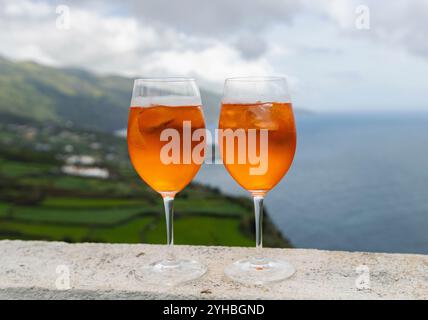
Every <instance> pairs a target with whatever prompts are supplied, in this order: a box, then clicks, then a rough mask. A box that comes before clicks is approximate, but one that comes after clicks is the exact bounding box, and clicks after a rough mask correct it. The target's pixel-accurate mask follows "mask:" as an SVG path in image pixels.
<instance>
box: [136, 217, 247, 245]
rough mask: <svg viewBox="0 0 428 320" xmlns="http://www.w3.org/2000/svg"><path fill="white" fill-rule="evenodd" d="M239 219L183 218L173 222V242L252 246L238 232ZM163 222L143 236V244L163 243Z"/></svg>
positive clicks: (164, 232)
mask: <svg viewBox="0 0 428 320" xmlns="http://www.w3.org/2000/svg"><path fill="white" fill-rule="evenodd" d="M239 223H240V221H239V219H234V218H214V219H213V218H211V217H184V218H180V219H175V221H174V242H175V243H177V244H193V245H207V244H210V245H225V246H252V245H254V242H253V241H252V240H251V239H249V238H247V237H245V236H244V235H243V234H242V233H241V232H240V230H239ZM165 230H166V228H165V222H164V220H163V219H162V220H161V221H159V223H158V224H156V225H154V226H152V228H150V229H149V230H147V231H146V233H145V234H144V242H147V243H165V241H166V240H165V239H166V231H165Z"/></svg>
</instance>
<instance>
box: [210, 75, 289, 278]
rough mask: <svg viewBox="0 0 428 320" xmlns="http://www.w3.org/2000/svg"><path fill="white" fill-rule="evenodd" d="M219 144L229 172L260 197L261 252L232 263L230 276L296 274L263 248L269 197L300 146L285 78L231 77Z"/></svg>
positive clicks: (226, 87)
mask: <svg viewBox="0 0 428 320" xmlns="http://www.w3.org/2000/svg"><path fill="white" fill-rule="evenodd" d="M218 137H219V146H220V153H221V156H222V159H223V163H224V165H225V167H226V169H227V171H228V172H229V174H230V175H231V176H232V177H233V178H234V179H235V180H236V181H237V182H238V183H239V184H240V185H241V186H242V187H243V188H245V189H246V190H248V191H249V192H250V194H251V195H252V197H253V201H254V210H255V229H256V251H255V256H254V257H251V258H248V259H242V260H239V261H236V262H234V263H232V264H231V265H229V266H227V267H226V268H225V274H226V275H227V276H228V277H229V278H231V279H233V280H236V281H238V282H242V283H248V284H265V283H269V282H275V281H280V280H283V279H285V278H287V277H290V276H291V275H292V274H293V273H294V272H295V269H294V267H293V266H292V265H291V264H290V263H288V262H287V261H285V260H277V259H271V258H268V257H265V256H264V255H263V252H262V224H263V223H262V220H263V216H262V215H263V200H264V197H265V195H266V194H267V193H268V192H269V191H270V190H271V189H272V188H273V187H274V186H275V185H276V184H277V183H278V182H279V181H280V180H281V179H282V177H283V176H284V175H285V174H286V173H287V171H288V169H289V168H290V166H291V163H292V161H293V158H294V153H295V149H296V129H295V123H294V115H293V109H292V105H291V101H290V96H289V93H288V89H287V83H286V79H285V78H282V77H239V78H229V79H226V81H225V84H224V91H223V97H222V106H221V112H220V121H219V136H218Z"/></svg>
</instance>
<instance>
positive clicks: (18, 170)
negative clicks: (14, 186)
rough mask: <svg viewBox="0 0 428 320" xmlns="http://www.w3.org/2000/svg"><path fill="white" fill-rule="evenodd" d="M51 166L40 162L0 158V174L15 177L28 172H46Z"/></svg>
mask: <svg viewBox="0 0 428 320" xmlns="http://www.w3.org/2000/svg"><path fill="white" fill-rule="evenodd" d="M51 169H52V166H50V165H46V164H41V163H24V162H16V161H9V160H5V159H0V174H2V175H4V176H6V177H10V178H15V177H19V176H23V175H30V174H46V173H48V172H49V170H51Z"/></svg>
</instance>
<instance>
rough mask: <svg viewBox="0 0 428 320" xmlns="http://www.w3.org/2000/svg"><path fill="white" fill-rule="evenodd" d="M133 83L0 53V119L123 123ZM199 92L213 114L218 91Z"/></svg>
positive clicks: (102, 126)
mask: <svg viewBox="0 0 428 320" xmlns="http://www.w3.org/2000/svg"><path fill="white" fill-rule="evenodd" d="M132 83H133V79H130V78H125V77H119V76H98V75H95V74H92V73H89V72H87V71H84V70H79V69H69V68H61V69H59V68H52V67H47V66H43V65H40V64H37V63H34V62H12V61H9V60H6V59H4V58H1V57H0V119H1V118H2V117H3V118H4V117H6V116H7V117H11V116H14V117H19V118H21V119H23V120H31V121H38V122H40V121H47V122H55V123H68V124H74V125H76V126H78V127H81V128H88V129H95V130H101V131H112V130H117V129H121V128H125V127H126V125H127V118H128V107H129V101H130V97H131V92H132ZM201 95H202V100H203V102H204V111H205V113H206V114H207V118H208V119H210V118H213V116H214V113H212V111H213V110H215V109H217V108H218V104H219V101H220V97H219V96H218V95H216V94H214V93H211V92H209V91H206V90H201ZM211 115H212V116H211Z"/></svg>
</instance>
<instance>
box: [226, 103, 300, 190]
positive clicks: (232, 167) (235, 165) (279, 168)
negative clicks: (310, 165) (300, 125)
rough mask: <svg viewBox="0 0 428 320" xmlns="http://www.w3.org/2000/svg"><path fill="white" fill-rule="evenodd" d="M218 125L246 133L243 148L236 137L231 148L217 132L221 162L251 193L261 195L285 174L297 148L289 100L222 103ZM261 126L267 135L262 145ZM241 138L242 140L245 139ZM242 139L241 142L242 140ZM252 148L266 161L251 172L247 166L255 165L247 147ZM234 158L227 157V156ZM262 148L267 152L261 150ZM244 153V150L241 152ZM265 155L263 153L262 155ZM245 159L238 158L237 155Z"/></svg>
mask: <svg viewBox="0 0 428 320" xmlns="http://www.w3.org/2000/svg"><path fill="white" fill-rule="evenodd" d="M219 129H223V130H225V129H232V130H234V131H235V132H237V130H241V131H242V132H243V133H244V137H245V139H244V140H245V143H246V146H245V148H242V146H239V143H240V142H239V138H236V139H235V141H234V142H235V143H234V144H233V148H228V147H227V144H228V143H230V141H228V140H227V139H226V136H225V135H224V134H221V131H220V135H219V143H220V151H221V154H222V158H223V162H224V165H225V167H226V169H227V171H228V172H229V173H230V175H231V176H232V177H233V178H234V179H235V180H236V181H237V182H238V183H239V184H240V185H241V186H242V187H243V188H245V189H247V190H248V191H250V192H251V193H253V194H259V195H263V194H265V193H266V192H267V191H269V190H271V189H272V188H273V187H274V186H275V185H276V184H277V183H278V182H279V181H280V180H281V179H282V177H283V176H284V175H285V174H286V172H287V171H288V169H289V168H290V166H291V163H292V161H293V157H294V153H295V150H296V128H295V123H294V116H293V110H292V106H291V103H288V102H287V103H282V102H267V103H251V104H249V103H248V104H247V103H245V104H244V103H242V104H236V103H223V104H222V107H221V113H220V122H219ZM252 129H253V131H254V132H255V137H256V139H255V143H253V145H250V142H251V139H249V132H250V131H251V130H252ZM261 130H264V131H265V133H266V136H267V138H266V139H267V144H266V145H267V148H266V149H262V148H261V145H262V141H261ZM244 140H243V141H244ZM241 143H242V142H241ZM251 147H254V148H255V152H256V154H257V156H259V157H260V158H261V159H265V161H267V164H266V170H264V171H263V173H261V174H254V173H253V174H252V173H251V171H250V169H251V168H253V167H254V166H255V165H254V163H251V161H250V160H251V159H249V157H248V156H249V155H248V153H249V150H250V148H251ZM230 152H233V153H234V154H233V155H232V156H233V157H231V158H230V159H234V161H232V162H230V161H229V162H228V161H226V159H227V158H228V156H231V155H230V154H228V153H230ZM263 152H265V153H266V154H264V155H263V154H261V153H263ZM240 153H245V154H240ZM263 156H265V157H263ZM240 157H241V159H245V161H241V163H239V162H238V159H239V158H240Z"/></svg>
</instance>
